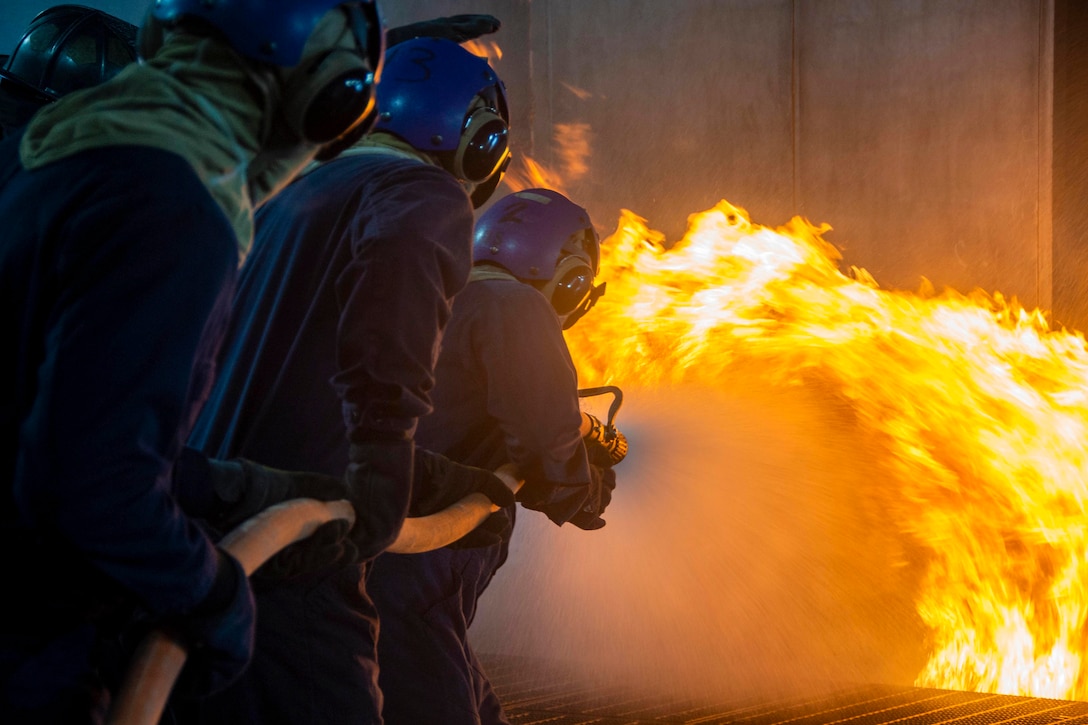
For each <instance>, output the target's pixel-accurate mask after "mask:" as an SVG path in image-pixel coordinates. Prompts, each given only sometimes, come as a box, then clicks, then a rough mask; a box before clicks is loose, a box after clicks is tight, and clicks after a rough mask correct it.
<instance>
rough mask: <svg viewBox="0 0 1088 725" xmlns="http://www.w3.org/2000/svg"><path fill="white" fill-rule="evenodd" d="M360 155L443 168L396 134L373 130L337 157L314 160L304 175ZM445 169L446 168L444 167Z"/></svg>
mask: <svg viewBox="0 0 1088 725" xmlns="http://www.w3.org/2000/svg"><path fill="white" fill-rule="evenodd" d="M359 156H389V157H397V158H402V159H405V160H407V161H418V162H420V163H423V164H427V165H428V166H433V167H435V168H437V169H442V166H441V165H440V164H439V163H438V161H437V160H436V159H435V158H434V157H433V156H430V155H428V154H425V153H422V152H421V151H417V150H416V149H415V148H413V147H412V146H410V145H409V144H407V143H405V142H404V141H401V140H400V139H399V138H397V137H396V136H392V135H390V134H388V133H382V132H381V131H375V132H371V133H370V134H368V135H366V136H363V137H362V138H361V139H360V140H358V141H356V142H355V144H354V145H352V146H351V147H349V148H347V149H345V150H344V151H341V152H340V153H339V154H338V155H337V156H336V157H335V158H333V159H329V160H328V161H314V162H312V163H311V164H310V165H309V166H307V167H306V169H305V170H304V171H303V172H302V175H305V174H308V173H310V172H312V171H314V170H315V169H319V168H321V167H322V166H325V165H326V164H329V163H332V162H333V161H339V160H341V159H349V158H353V157H359ZM442 170H443V171H445V169H442Z"/></svg>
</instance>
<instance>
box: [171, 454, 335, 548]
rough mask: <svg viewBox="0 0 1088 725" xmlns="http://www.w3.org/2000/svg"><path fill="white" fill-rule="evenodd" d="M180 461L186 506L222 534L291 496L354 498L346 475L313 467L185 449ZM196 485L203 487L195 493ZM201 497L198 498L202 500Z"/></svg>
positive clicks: (177, 471)
mask: <svg viewBox="0 0 1088 725" xmlns="http://www.w3.org/2000/svg"><path fill="white" fill-rule="evenodd" d="M180 460H181V461H182V464H181V465H179V466H176V467H175V472H174V476H175V486H176V487H180V488H183V489H188V493H189V494H190V495H189V497H186V496H185V493H186V492H185V491H183V492H182V507H183V508H185V510H186V512H187V513H189V514H190V515H192V516H197V517H199V518H202V519H204V520H205V521H206V522H207V523H208V524H209V525H210V526H211V527H212V528H213V529H215V530H216V532H218V533H219V534H220V535H223V534H226V533H227V532H229V531H230V530H231V529H233V528H235V527H236V526H238V525H239V524H241V523H242V522H243V521H245V520H246V519H249V518H251V517H252V516H255V515H256V514H258V513H260V512H261V511H264V510H265V509H267V508H268V507H270V506H274V505H275V504H278V503H282V502H283V501H287V500H289V499H292V498H314V499H317V500H319V501H336V500H337V499H346V498H349V493H350V491H349V489H348V487H347V486H346V485H345V483H344V481H343V480H342V479H340V478H336V477H335V476H326V475H323V474H320V473H310V472H308V471H282V470H280V469H278V468H270V467H268V466H262V465H261V464H259V463H254V462H253V461H249V460H246V459H244V458H234V459H231V460H229V461H220V460H216V459H212V458H208V457H207V456H205V455H203V454H201V453H199V452H197V451H193V450H192V449H186V450H185V451H184V452H183V455H182V458H181V459H180ZM193 489H202V491H201V493H200V494H199V496H193V495H192V490H193ZM197 501H199V503H197Z"/></svg>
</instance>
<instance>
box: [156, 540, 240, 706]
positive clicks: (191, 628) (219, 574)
mask: <svg viewBox="0 0 1088 725" xmlns="http://www.w3.org/2000/svg"><path fill="white" fill-rule="evenodd" d="M216 552H217V554H218V562H217V563H218V569H217V571H216V575H215V581H214V582H213V583H212V588H211V591H209V592H208V595H207V596H206V597H204V600H203V601H202V602H201V603H200V604H198V605H197V606H196V607H195V608H194V609H193V610H192V611H191V612H189V613H188V614H187V615H184V616H182V617H178V618H177V619H176V621H172V622H166V623H165V624H166V625H167V626H168V627H170V628H171V629H172V630H174V631H175V632H177V633H178V634H179V635H180V637H181V641H182V642H183V643H185V645H186V646H187V647H188V650H189V652H188V658H187V659H186V662H185V668H184V670H182V673H181V677H180V678H179V680H178V685H177V687H176V688H175V689H176V691H178V692H179V693H181V694H182V696H183V697H184V696H189V697H199V696H204V695H210V694H211V693H213V692H218V691H219V690H222V689H223V688H225V687H226V686H227V685H229V684H230V683H232V682H234V681H235V680H236V679H238V677H239V675H241V674H242V672H243V670H245V668H246V665H247V664H249V659H250V657H252V656H253V634H254V615H255V606H254V603H253V592H252V591H251V590H250V588H249V581H248V580H247V579H246V573H245V571H243V569H242V565H241V564H239V563H238V560H237V559H235V558H234V557H233V556H231V555H229V554H227V553H225V552H223V551H221V550H219V549H217V550H216Z"/></svg>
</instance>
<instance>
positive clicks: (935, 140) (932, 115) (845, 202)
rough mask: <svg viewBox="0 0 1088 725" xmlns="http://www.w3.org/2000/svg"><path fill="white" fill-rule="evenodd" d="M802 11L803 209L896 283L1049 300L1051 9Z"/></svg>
mask: <svg viewBox="0 0 1088 725" xmlns="http://www.w3.org/2000/svg"><path fill="white" fill-rule="evenodd" d="M797 7H798V17H797V27H798V34H797V38H798V49H797V50H798V61H797V65H798V74H799V92H798V105H799V109H800V111H799V114H798V128H797V136H798V172H799V173H798V178H797V182H798V185H799V188H800V193H799V198H800V202H801V205H800V211H801V212H803V213H804V214H805V215H806V216H809V217H811V218H813V219H814V220H819V221H828V222H830V223H831V224H832V226H833V227H834V228H835V232H834V233H833V234H832V235H831V236H830V237H829V239H830V240H831V241H833V242H835V243H837V244H838V245H840V246H842V247H845V250H846V251H845V257H846V261H847V262H848V263H853V264H857V265H859V266H862V267H865V268H867V269H869V270H870V271H871V272H872V273H873V274H874V275H875V277H876V278H877V280H878V281H879V282H881V283H882V284H883V285H884V286H887V287H900V288H908V289H913V288H916V287H917V285H918V282H919V278H920V277H921V276H923V275H924V276H926V277H928V278H929V279H930V280H931V281H932V282H933V283H934V284H935V285H936V286H937V288H938V289H940V288H941V287H943V286H944V285H950V286H953V287H955V288H957V289H961V290H968V289H971V288H973V287H975V286H981V287H982V288H984V289H987V290H994V289H998V290H1001V291H1003V292H1006V293H1015V294H1017V295H1018V296H1020V298H1021V299H1022V300H1023V301H1024V302H1025V303H1027V304H1031V305H1035V304H1038V303H1040V302H1043V303H1049V300H1048V299H1047V298H1048V296H1049V290H1048V289H1045V288H1043V287H1046V286H1047V284H1048V280H1046V279H1041V275H1040V273H1041V269H1040V261H1041V259H1042V257H1041V252H1040V246H1041V243H1042V244H1049V239H1046V240H1041V239H1040V238H1039V236H1040V235H1039V230H1040V223H1041V221H1042V219H1043V217H1044V215H1049V210H1048V209H1042V208H1041V207H1040V203H1039V202H1040V192H1041V185H1042V184H1043V183H1044V182H1045V180H1046V179H1047V176H1046V174H1047V172H1048V169H1042V168H1041V155H1042V147H1041V140H1042V137H1043V136H1042V134H1043V129H1044V126H1045V124H1047V123H1048V113H1049V109H1047V108H1041V107H1040V99H1041V97H1042V93H1043V90H1044V89H1042V88H1041V87H1040V76H1041V73H1040V62H1041V57H1042V56H1041V54H1042V52H1043V50H1044V49H1043V48H1042V47H1041V38H1042V33H1041V30H1042V27H1041V23H1042V22H1043V20H1044V13H1043V10H1044V8H1042V7H1041V6H1040V3H1038V2H1024V1H1023V0H954V1H951V2H950V1H948V0H902V1H899V2H891V3H889V2H877V1H875V0H809V1H807V2H799V3H798V5H797ZM1041 283H1042V284H1041Z"/></svg>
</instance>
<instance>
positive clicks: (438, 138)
mask: <svg viewBox="0 0 1088 725" xmlns="http://www.w3.org/2000/svg"><path fill="white" fill-rule="evenodd" d="M378 111H379V114H378V122H377V124H376V125H375V127H374V130H375V131H385V132H387V133H391V134H393V135H395V136H398V137H399V138H401V139H403V140H404V141H406V142H407V143H408V144H409V145H411V146H412V148H414V149H417V150H418V151H421V152H423V153H425V154H430V155H433V156H435V157H437V158H438V159H439V161H441V163H442V165H443V166H444V167H445V168H446V170H448V171H449V172H450V173H451V174H453V175H454V176H456V177H457V178H458V179H463V180H465V181H470V182H472V183H474V184H476V185H477V190H478V191H480V193H479V194H473V200H472V201H473V204H475V205H476V206H477V207H479V206H480V205H482V204H483V202H484V201H486V200H487V197H489V196H490V195H491V193H492V192H494V190H495V187H497V186H498V180H499V179H500V178H501V176H502V174H503V172H504V171H506V167H507V165H509V163H510V144H509V138H508V135H509V127H510V112H509V110H508V106H507V101H506V88H505V87H504V86H503V82H502V80H501V79H500V78H499V77H498V75H496V73H495V71H494V70H493V69H492V68H491V66H490V65H489V64H488V62H487V60H486V59H484V58H480V57H479V56H476V55H473V54H472V53H470V52H469V51H467V50H465V49H464V48H462V47H461V46H460V45H458V44H457V43H455V42H453V41H452V40H445V39H443V38H413V39H412V40H406V41H404V42H403V43H398V44H397V45H395V46H393V47H392V48H390V49H389V51H388V52H387V53H386V57H385V66H384V68H383V70H382V82H381V83H380V84H379V85H378ZM485 187H486V188H487V191H486V195H484V192H483V189H484V188H485Z"/></svg>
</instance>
